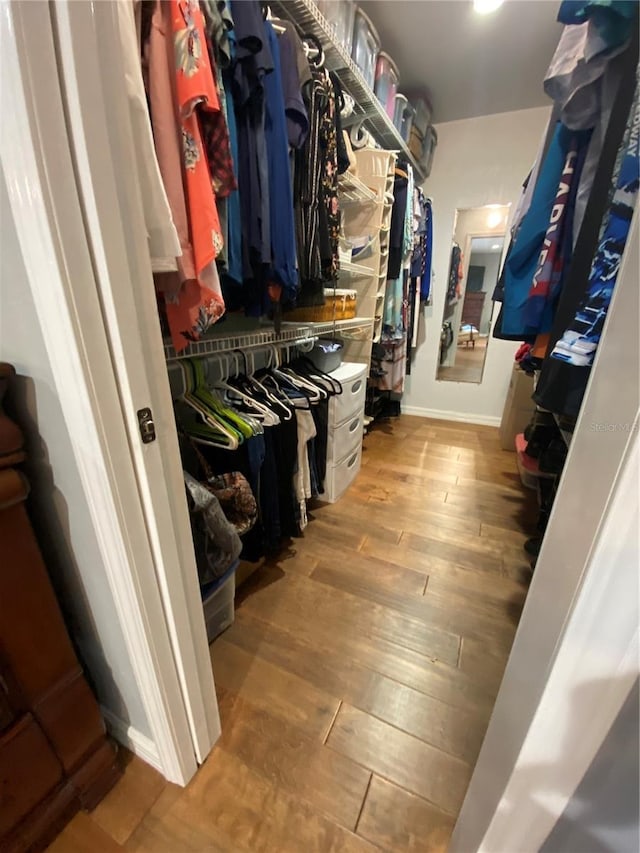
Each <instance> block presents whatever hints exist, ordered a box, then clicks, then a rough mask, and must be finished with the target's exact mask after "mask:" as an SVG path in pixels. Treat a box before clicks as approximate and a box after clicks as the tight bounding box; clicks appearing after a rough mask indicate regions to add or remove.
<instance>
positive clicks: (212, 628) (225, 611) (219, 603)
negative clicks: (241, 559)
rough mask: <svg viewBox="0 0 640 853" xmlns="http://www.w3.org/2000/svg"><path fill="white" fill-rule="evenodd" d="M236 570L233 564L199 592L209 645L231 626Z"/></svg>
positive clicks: (233, 610) (233, 614) (233, 611)
mask: <svg viewBox="0 0 640 853" xmlns="http://www.w3.org/2000/svg"><path fill="white" fill-rule="evenodd" d="M237 568H238V563H237V562H235V563H234V564H233V566H231V568H230V569H229V570H228V572H227V573H226V574H225V575H223V577H221V578H220V580H218V581H216V582H215V583H212V584H207V585H206V586H204V587H202V588H201V590H200V593H201V595H202V607H203V609H204V621H205V625H206V626H207V640H208V641H209V642H210V643H212V642H213V641H214V640H215V638H216V637H218V636H220V634H222V632H223V631H226V630H227V628H229V627H230V626H231V625H233V620H234V617H235V609H234V599H235V594H236V569H237Z"/></svg>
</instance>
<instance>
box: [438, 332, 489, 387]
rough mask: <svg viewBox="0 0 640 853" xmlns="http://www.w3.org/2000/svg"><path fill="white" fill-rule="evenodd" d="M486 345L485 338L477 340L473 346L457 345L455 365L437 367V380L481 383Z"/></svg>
mask: <svg viewBox="0 0 640 853" xmlns="http://www.w3.org/2000/svg"><path fill="white" fill-rule="evenodd" d="M487 345H488V339H487V338H478V339H477V340H476V342H475V346H471V344H466V343H465V344H458V347H457V350H456V360H455V364H454V365H453V367H439V368H438V379H446V380H448V381H449V382H482V374H483V371H484V360H485V356H486V355H487Z"/></svg>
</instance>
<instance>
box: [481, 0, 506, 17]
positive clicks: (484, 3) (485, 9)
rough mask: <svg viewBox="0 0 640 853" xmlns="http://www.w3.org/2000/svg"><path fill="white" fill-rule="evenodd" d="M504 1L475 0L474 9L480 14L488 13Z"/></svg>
mask: <svg viewBox="0 0 640 853" xmlns="http://www.w3.org/2000/svg"><path fill="white" fill-rule="evenodd" d="M503 3H504V0H473V10H474V12H477V13H478V14H479V15H488V14H489V13H490V12H495V11H496V9H499V8H500V6H502V4H503Z"/></svg>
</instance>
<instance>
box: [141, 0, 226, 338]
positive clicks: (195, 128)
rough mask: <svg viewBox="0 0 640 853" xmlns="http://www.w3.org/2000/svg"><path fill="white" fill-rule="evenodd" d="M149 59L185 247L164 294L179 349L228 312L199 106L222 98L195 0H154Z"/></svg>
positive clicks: (156, 126)
mask: <svg viewBox="0 0 640 853" xmlns="http://www.w3.org/2000/svg"><path fill="white" fill-rule="evenodd" d="M145 58H146V70H147V91H148V94H149V102H150V111H151V120H152V125H153V131H154V141H155V146H156V153H157V156H158V164H159V167H160V171H161V174H162V178H163V182H164V186H165V189H166V192H167V197H168V199H169V204H170V206H171V211H172V216H173V221H174V223H175V225H176V228H177V231H178V235H179V238H180V244H181V248H182V255H181V256H180V257H179V258H178V271H179V274H180V277H179V282H178V286H177V287H176V288H175V289H172V290H168V291H165V293H164V301H165V307H166V313H167V320H168V323H169V329H170V331H171V337H172V342H173V345H174V347H175V349H176V351H180V350H182V349H183V348H184V347H185V346H187V344H188V343H189V342H190V341H192V340H198V338H199V337H200V336H201V335H202V334H204V333H205V332H206V331H207V330H208V329H209V327H210V326H211V325H212V324H213V323H215V322H216V320H218V319H219V318H220V317H221V316H222V314H223V313H224V301H223V299H222V291H221V288H220V281H219V278H218V272H217V269H216V264H215V258H216V254H217V252H218V251H219V250H220V249H221V247H222V234H221V229H220V220H219V217H218V212H217V208H216V203H215V197H214V193H213V188H212V184H211V176H210V173H209V166H208V163H207V158H206V154H205V151H204V146H203V142H202V137H201V133H200V123H199V112H202V111H219V109H220V104H219V101H218V96H217V93H216V90H215V84H214V82H213V76H212V73H211V66H210V64H209V57H208V53H207V49H206V44H205V35H204V29H203V20H202V13H201V12H200V7H199V5H198V3H197V2H195V0H182V2H178V0H166V2H161V3H160V2H158V3H156V6H155V9H154V12H153V17H152V20H151V27H150V33H149V40H148V43H147V45H146V47H145Z"/></svg>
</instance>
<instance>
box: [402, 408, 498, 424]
mask: <svg viewBox="0 0 640 853" xmlns="http://www.w3.org/2000/svg"><path fill="white" fill-rule="evenodd" d="M401 408H402V414H403V415H416V416H417V417H419V418H433V419H434V420H438V421H456V422H458V423H463V424H481V425H482V426H492V427H499V426H500V421H501V420H502V419H501V418H499V417H496V416H495V415H475V414H468V415H467V414H465V413H463V412H447V411H446V410H444V409H421V408H419V407H418V406H402V407H401Z"/></svg>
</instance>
